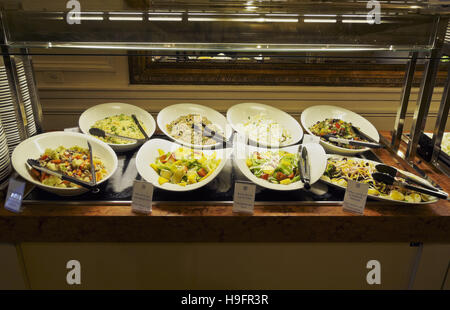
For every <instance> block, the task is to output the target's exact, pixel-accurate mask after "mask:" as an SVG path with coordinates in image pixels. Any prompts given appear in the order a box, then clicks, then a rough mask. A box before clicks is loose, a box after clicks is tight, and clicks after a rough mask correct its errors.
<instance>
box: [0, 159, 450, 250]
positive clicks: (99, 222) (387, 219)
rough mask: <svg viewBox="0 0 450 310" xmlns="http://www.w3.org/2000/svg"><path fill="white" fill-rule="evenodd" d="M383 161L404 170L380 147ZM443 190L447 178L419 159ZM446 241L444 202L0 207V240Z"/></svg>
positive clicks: (448, 227)
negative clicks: (246, 207)
mask: <svg viewBox="0 0 450 310" xmlns="http://www.w3.org/2000/svg"><path fill="white" fill-rule="evenodd" d="M377 153H378V155H379V156H380V157H381V158H382V160H383V161H384V162H386V163H388V164H391V165H395V166H397V167H399V168H402V169H405V170H410V171H412V170H411V168H410V167H408V166H403V165H402V164H401V162H399V161H397V160H396V159H395V158H393V157H392V156H391V155H390V154H389V153H388V152H387V151H386V150H379V151H377ZM419 166H420V168H421V169H423V170H426V171H427V173H428V175H429V176H430V177H431V178H432V179H433V180H434V181H435V182H437V183H439V184H440V186H442V187H443V189H444V190H446V191H447V192H448V191H450V184H449V183H450V181H449V178H448V177H446V176H445V175H443V174H441V173H439V172H438V171H436V170H435V169H434V168H433V167H431V166H428V165H427V164H425V163H420V164H419ZM24 241H36V242H56V241H60V242H83V241H86V242H94V241H99V242H411V241H415V242H416V241H422V242H441V243H449V242H450V203H449V201H443V200H440V201H439V202H437V203H434V204H431V205H421V206H406V205H396V204H393V203H368V204H367V206H366V210H365V212H364V215H362V216H360V215H353V214H350V213H346V212H343V211H342V207H341V206H340V205H335V206H289V207H286V206H285V207H281V206H276V205H275V206H256V207H255V213H254V215H252V216H250V215H240V214H233V213H232V209H231V207H230V206H206V205H205V206H196V207H184V206H164V205H158V206H154V207H153V212H152V214H151V215H137V214H134V213H132V212H131V208H130V206H69V205H64V203H61V205H33V206H27V207H26V208H25V209H24V211H23V212H22V213H20V214H15V213H12V212H9V211H6V210H5V209H4V208H1V210H0V242H24Z"/></svg>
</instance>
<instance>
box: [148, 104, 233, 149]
mask: <svg viewBox="0 0 450 310" xmlns="http://www.w3.org/2000/svg"><path fill="white" fill-rule="evenodd" d="M188 114H199V115H200V116H202V117H203V116H204V117H206V118H207V119H208V120H210V121H211V123H213V124H214V125H215V126H217V127H218V128H220V129H221V130H222V132H223V133H224V135H225V138H227V139H230V138H231V135H232V134H233V130H232V129H231V128H230V126H228V122H227V119H226V118H225V117H224V116H223V115H222V114H220V113H219V112H217V111H216V110H214V109H211V108H209V107H206V106H203V105H200V104H193V103H179V104H174V105H171V106H168V107H166V108H164V109H162V110H161V111H160V112H159V113H158V117H157V118H156V121H157V123H158V127H159V129H161V131H162V132H163V133H164V134H165V135H166V136H167V137H169V138H170V139H173V140H175V141H176V142H178V143H179V144H183V145H186V146H189V147H195V148H213V147H217V146H219V145H222V143H220V142H217V143H215V144H211V145H201V144H191V143H188V142H185V141H183V140H180V139H175V138H173V137H172V136H171V135H170V134H169V132H168V131H167V128H166V125H168V124H170V123H171V122H172V121H174V120H176V119H177V118H179V117H180V116H183V115H188Z"/></svg>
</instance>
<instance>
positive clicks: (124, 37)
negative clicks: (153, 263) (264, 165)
mask: <svg viewBox="0 0 450 310" xmlns="http://www.w3.org/2000/svg"><path fill="white" fill-rule="evenodd" d="M1 2H9V1H1ZM14 2H15V3H16V6H14V5H6V4H5V3H4V5H5V8H6V9H5V10H4V11H3V24H4V27H5V30H6V31H5V33H6V43H7V44H8V45H9V46H11V47H45V48H56V47H64V48H68V47H72V48H73V47H76V48H99V49H127V50H133V49H136V50H146V49H147V50H159V51H165V50H190V51H199V50H202V51H241V52H298V51H330V50H331V51H377V50H388V51H413V50H414V51H424V50H428V49H430V48H431V47H432V46H433V43H434V33H435V31H436V30H435V29H436V23H437V21H438V17H439V16H438V15H433V14H428V13H427V12H429V11H428V2H427V1H392V2H389V1H380V2H381V7H380V20H379V21H380V23H379V24H376V23H375V24H369V23H368V18H369V20H374V21H375V22H376V20H375V19H374V16H375V15H371V14H370V12H371V10H372V9H371V8H367V7H366V4H367V2H366V1H363V2H358V1H335V2H333V1H330V2H326V3H324V2H322V1H320V2H319V1H307V0H304V1H300V0H285V1H223V0H221V1H217V0H194V1H187V0H179V1H171V0H169V1H151V5H145V3H150V2H149V1H132V0H115V1H108V2H107V3H105V2H104V1H103V3H102V4H98V3H99V2H101V1H89V2H88V3H87V4H85V2H86V1H84V2H82V3H83V4H82V6H81V8H80V9H81V12H80V13H79V14H77V12H75V11H74V9H75V8H76V7H70V6H69V7H70V8H71V9H67V8H66V5H67V3H68V1H60V0H59V1H55V0H52V1H50V0H48V1H31V0H30V1H26V0H24V1H14ZM69 2H71V3H72V2H77V1H69ZM142 3H144V5H143V4H142Z"/></svg>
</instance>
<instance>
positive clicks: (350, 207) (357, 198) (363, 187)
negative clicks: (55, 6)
mask: <svg viewBox="0 0 450 310" xmlns="http://www.w3.org/2000/svg"><path fill="white" fill-rule="evenodd" d="M368 190H369V184H367V183H359V182H356V181H353V180H349V181H348V184H347V190H346V191H345V196H344V206H343V209H344V211H347V212H353V213H358V214H363V213H364V208H365V207H366V200H367V191H368Z"/></svg>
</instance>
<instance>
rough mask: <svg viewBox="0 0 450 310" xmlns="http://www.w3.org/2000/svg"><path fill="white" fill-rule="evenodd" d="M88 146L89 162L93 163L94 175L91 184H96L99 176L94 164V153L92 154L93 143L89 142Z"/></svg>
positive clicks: (92, 172) (92, 174) (92, 170)
mask: <svg viewBox="0 0 450 310" xmlns="http://www.w3.org/2000/svg"><path fill="white" fill-rule="evenodd" d="M87 145H88V148H89V164H90V165H91V167H90V168H91V169H90V170H91V176H92V180H91V184H92V185H96V184H97V176H96V175H95V166H94V155H92V145H91V144H90V143H89V141H88V143H87Z"/></svg>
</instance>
